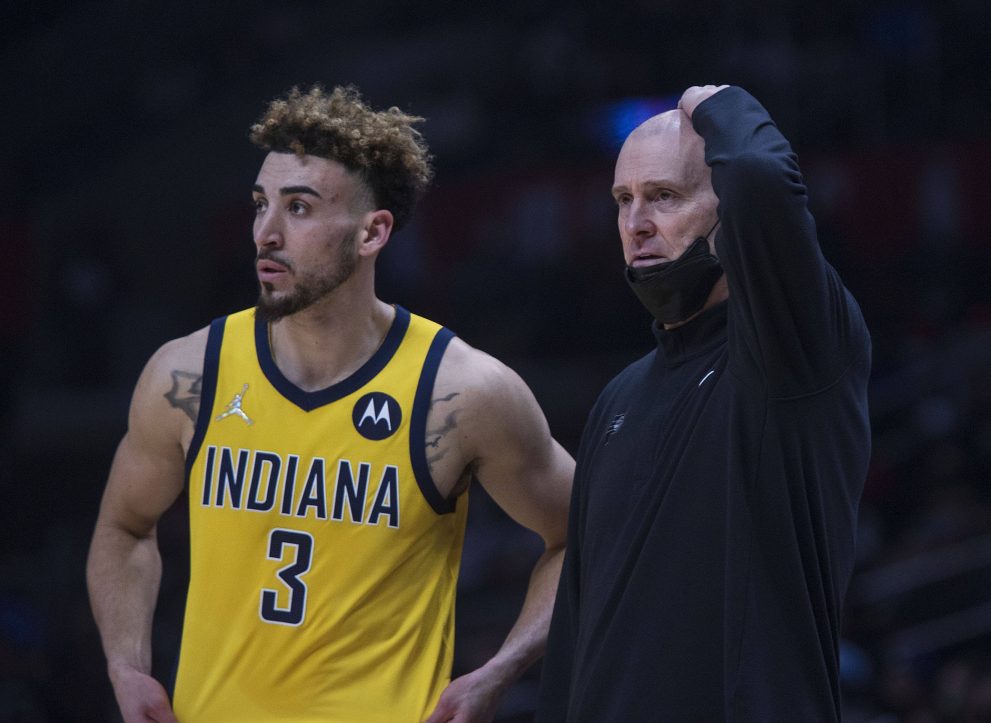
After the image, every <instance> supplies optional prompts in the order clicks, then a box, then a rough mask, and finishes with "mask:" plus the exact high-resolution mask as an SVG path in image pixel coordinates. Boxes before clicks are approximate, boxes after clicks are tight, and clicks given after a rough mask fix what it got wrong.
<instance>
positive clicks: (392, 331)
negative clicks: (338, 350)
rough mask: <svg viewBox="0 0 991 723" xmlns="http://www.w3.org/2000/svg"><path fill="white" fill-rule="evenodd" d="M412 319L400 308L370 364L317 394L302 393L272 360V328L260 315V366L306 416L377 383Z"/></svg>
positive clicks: (257, 335)
mask: <svg viewBox="0 0 991 723" xmlns="http://www.w3.org/2000/svg"><path fill="white" fill-rule="evenodd" d="M409 319H410V314H409V312H408V311H406V309H404V308H403V307H401V306H399V305H398V304H397V305H396V318H395V319H393V321H392V326H391V327H389V331H388V333H387V334H386V335H385V339H384V340H383V341H382V345H381V346H380V347H379V348H378V349H377V350H376V351H375V353H374V354H372V356H371V357H369V359H368V361H366V362H365V363H364V364H362V365H361V368H360V369H358V371H356V372H355V373H354V374H352V375H351V376H349V377H348V378H347V379H342V380H341V381H339V382H337V383H336V384H332V385H331V386H329V387H327V388H326V389H319V390H317V391H315V392H307V391H305V390H303V389H300V388H299V387H297V386H296V385H295V384H293V383H292V382H291V381H289V380H288V379H286V378H285V376H283V374H282V372H281V371H279V367H278V366H277V365H276V363H275V360H274V359H272V349H271V347H269V345H268V325H267V324H266V323H265V322H264V321H262V320H261V319H259V318H258V315H257V314H256V315H255V351H256V352H257V354H258V363H259V364H260V365H261V368H262V372H263V373H264V374H265V378H266V379H268V381H269V383H270V384H271V385H272V386H273V387H275V388H276V389H277V390H278V392H279V393H280V394H281V395H282V396H284V397H285V398H286V399H288V400H289V401H290V402H292V403H293V404H295V405H296V406H297V407H299V408H300V409H302V410H303V411H305V412H312V411H313V410H314V409H317V408H318V407H322V406H323V405H325V404H330V403H331V402H336V401H337V400H338V399H342V398H343V397H346V396H347V395H348V394H351V393H353V392H356V391H358V390H359V389H361V388H362V387H363V386H365V385H366V384H368V382H370V381H371V380H372V379H374V378H375V375H376V374H378V373H379V372H380V371H382V370H383V369H385V365H386V364H388V363H389V360H391V359H392V357H393V355H394V354H395V353H396V350H397V349H398V348H399V344H400V343H401V342H402V340H403V337H404V336H406V330H407V329H408V328H409Z"/></svg>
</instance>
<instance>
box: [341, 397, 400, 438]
mask: <svg viewBox="0 0 991 723" xmlns="http://www.w3.org/2000/svg"><path fill="white" fill-rule="evenodd" d="M351 420H352V421H353V422H354V428H355V429H357V430H358V434H360V435H361V436H362V437H364V438H365V439H374V440H379V439H385V438H386V437H389V436H391V435H392V433H393V432H395V431H396V430H397V429H399V423H400V422H401V421H403V410H402V409H400V408H399V402H397V401H396V400H395V399H393V398H392V397H390V396H389V395H388V394H383V393H382V392H371V393H369V394H366V395H365V396H363V397H362V398H361V399H359V400H358V401H357V402H355V405H354V409H353V410H351Z"/></svg>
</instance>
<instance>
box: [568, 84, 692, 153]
mask: <svg viewBox="0 0 991 723" xmlns="http://www.w3.org/2000/svg"><path fill="white" fill-rule="evenodd" d="M679 97H680V96H679V95H668V96H656V97H651V98H623V99H621V100H615V101H612V102H610V103H607V104H605V105H602V106H599V107H598V108H596V109H595V110H593V111H592V112H591V113H590V114H589V116H588V123H587V125H586V128H587V129H588V131H589V133H590V134H591V136H592V140H594V141H595V142H596V144H597V145H599V146H600V147H601V148H603V149H604V150H609V151H615V150H617V149H618V148H619V147H620V146H622V145H623V141H625V140H626V137H627V136H628V135H630V131H632V130H633V129H634V128H636V127H637V126H638V125H640V124H641V123H643V122H644V121H645V120H647V119H648V118H650V117H651V116H655V115H657V114H658V113H663V112H665V111H669V110H674V109H675V108H677V107H678V98H679Z"/></svg>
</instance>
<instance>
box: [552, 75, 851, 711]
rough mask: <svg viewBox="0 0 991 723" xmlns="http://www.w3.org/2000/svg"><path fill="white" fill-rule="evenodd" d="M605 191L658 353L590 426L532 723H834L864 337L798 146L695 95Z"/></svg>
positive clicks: (762, 123)
mask: <svg viewBox="0 0 991 723" xmlns="http://www.w3.org/2000/svg"><path fill="white" fill-rule="evenodd" d="M612 191H613V196H614V197H615V200H616V203H617V205H618V209H619V218H618V222H619V233H620V237H621V239H622V245H623V253H624V256H625V261H626V265H627V268H626V276H627V280H628V281H629V283H630V285H631V286H632V288H633V291H634V292H635V293H636V295H637V297H638V298H639V299H640V300H641V301H642V302H643V304H644V305H645V306H646V307H647V309H648V310H649V311H650V312H651V314H652V315H653V317H654V319H655V324H654V333H655V335H656V337H657V342H658V343H657V348H656V350H654V351H652V352H651V353H650V354H648V355H647V356H646V357H644V358H643V359H641V360H640V361H638V362H636V363H634V364H633V365H631V366H630V367H628V368H627V369H626V370H625V371H623V372H622V373H621V374H620V375H619V376H618V377H616V378H615V379H614V380H613V381H612V382H610V384H609V385H608V386H607V387H606V389H605V391H603V393H602V394H601V396H600V398H599V400H598V401H597V403H596V406H595V407H594V409H593V411H592V413H591V415H590V417H589V421H588V424H587V426H586V429H585V433H584V435H583V440H582V444H581V447H580V449H579V454H578V469H577V472H576V477H575V486H574V493H573V498H572V504H571V511H570V523H569V525H570V526H569V536H568V549H567V554H566V559H565V565H564V571H563V572H562V576H561V585H560V588H559V592H558V596H557V602H556V607H555V611H554V618H553V621H552V624H551V633H550V640H549V643H548V650H547V657H546V658H545V661H544V667H543V678H542V683H541V685H542V689H541V696H540V706H539V713H538V719H539V720H542V721H564V720H567V721H596V722H597V723H599V722H603V721H647V720H650V721H654V720H656V721H672V722H681V721H706V722H707V723H709V722H712V721H740V722H747V723H750V722H751V721H761V722H762V723H768V722H776V721H781V722H785V721H787V722H789V723H791V722H794V721H803V722H804V721H809V722H811V721H835V720H838V719H839V717H840V683H839V660H838V655H839V651H838V647H839V635H840V613H841V604H842V600H843V596H844V594H845V592H846V588H847V583H848V582H849V580H850V574H851V571H852V569H853V563H854V534H855V530H856V520H857V506H858V502H859V499H860V494H861V491H862V488H863V482H864V477H865V474H866V469H867V462H868V456H869V453H870V435H869V427H868V414H867V379H868V373H869V368H870V339H869V336H868V333H867V329H866V327H865V325H864V321H863V318H862V316H861V313H860V309H859V307H858V306H857V303H856V301H854V299H853V297H852V296H851V295H850V293H849V292H848V291H847V290H846V289H845V288H844V286H843V284H842V282H841V281H840V278H839V276H838V275H837V273H836V271H835V270H834V269H833V268H832V267H831V266H830V265H829V264H828V263H827V262H826V261H825V259H824V258H823V256H822V253H821V251H820V249H819V244H818V241H817V239H816V231H815V224H814V222H813V220H812V217H811V216H810V215H809V212H808V209H807V206H806V201H807V196H806V190H805V186H804V185H803V182H802V176H801V174H800V172H799V168H798V164H797V161H796V158H795V155H794V154H793V153H792V151H791V148H790V147H789V144H788V142H787V141H786V140H785V138H784V137H783V136H782V135H781V133H780V132H779V131H778V129H777V128H776V127H775V125H774V122H773V121H772V120H771V118H770V117H769V116H768V114H767V112H766V111H765V110H764V108H763V107H762V106H761V105H760V104H759V103H758V102H757V101H756V100H755V99H754V98H753V97H751V96H750V95H749V94H748V93H746V92H745V91H743V90H742V89H740V88H735V87H726V86H720V87H714V86H704V87H693V88H689V89H688V90H686V91H685V92H684V94H683V95H682V97H681V100H680V102H679V107H678V109H677V110H674V111H671V112H669V113H665V114H662V115H659V116H655V117H653V118H651V119H649V120H647V121H646V122H645V123H644V124H643V125H641V126H640V127H638V128H637V129H636V130H634V131H633V133H631V134H630V136H629V137H628V138H627V140H626V142H625V144H624V145H623V148H622V150H621V151H620V154H619V158H618V159H617V161H616V171H615V183H614V186H613V189H612Z"/></svg>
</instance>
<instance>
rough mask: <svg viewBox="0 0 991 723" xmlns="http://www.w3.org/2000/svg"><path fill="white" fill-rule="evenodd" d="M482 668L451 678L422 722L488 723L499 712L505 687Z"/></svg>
mask: <svg viewBox="0 0 991 723" xmlns="http://www.w3.org/2000/svg"><path fill="white" fill-rule="evenodd" d="M494 677H495V676H493V675H491V674H490V673H489V672H488V671H486V670H485V668H479V669H478V670H476V671H474V672H471V673H468V674H467V675H462V676H461V677H460V678H455V679H454V680H452V681H451V683H450V685H448V686H447V688H445V689H444V692H443V693H441V696H440V700H438V701H437V707H436V708H434V712H433V713H431V714H430V717H429V718H427V720H426V721H425V722H424V723H446V722H447V721H453V723H489V722H490V721H491V720H492V719H493V718H495V714H496V711H497V710H498V709H499V700H500V699H501V698H502V694H503V693H504V692H505V688H504V687H503V686H502V685H500V684H499V683H498V682H496V681H495V680H494Z"/></svg>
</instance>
